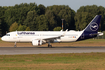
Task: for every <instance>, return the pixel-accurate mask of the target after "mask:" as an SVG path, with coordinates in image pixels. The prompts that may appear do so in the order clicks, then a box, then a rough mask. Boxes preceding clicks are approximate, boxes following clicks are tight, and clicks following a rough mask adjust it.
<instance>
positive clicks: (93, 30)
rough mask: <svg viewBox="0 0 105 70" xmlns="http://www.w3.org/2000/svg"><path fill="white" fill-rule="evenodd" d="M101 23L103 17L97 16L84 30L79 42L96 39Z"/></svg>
mask: <svg viewBox="0 0 105 70" xmlns="http://www.w3.org/2000/svg"><path fill="white" fill-rule="evenodd" d="M100 21H101V15H96V16H95V17H94V19H93V20H92V21H91V22H90V23H89V25H88V26H87V27H86V28H85V29H84V30H83V33H82V34H81V36H80V37H79V38H78V40H77V41H79V40H84V39H89V38H94V37H96V36H97V35H98V29H99V24H100Z"/></svg>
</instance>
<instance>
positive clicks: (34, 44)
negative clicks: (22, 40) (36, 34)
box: [32, 40, 42, 46]
mask: <svg viewBox="0 0 105 70" xmlns="http://www.w3.org/2000/svg"><path fill="white" fill-rule="evenodd" d="M32 45H33V46H40V45H42V41H41V40H33V41H32Z"/></svg>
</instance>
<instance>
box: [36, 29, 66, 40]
mask: <svg viewBox="0 0 105 70" xmlns="http://www.w3.org/2000/svg"><path fill="white" fill-rule="evenodd" d="M67 31H68V29H67V30H66V31H65V32H64V33H62V34H61V35H58V36H48V37H44V38H43V36H40V37H39V38H38V39H37V40H52V39H57V38H60V37H63V36H65V34H66V33H67Z"/></svg>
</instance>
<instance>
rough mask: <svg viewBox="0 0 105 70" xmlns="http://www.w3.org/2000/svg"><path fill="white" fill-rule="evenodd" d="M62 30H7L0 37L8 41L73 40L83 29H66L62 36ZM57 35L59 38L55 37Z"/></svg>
mask: <svg viewBox="0 0 105 70" xmlns="http://www.w3.org/2000/svg"><path fill="white" fill-rule="evenodd" d="M63 33H64V31H14V32H9V33H7V35H5V36H3V37H2V40H3V41H8V42H32V40H34V39H35V40H43V42H46V41H47V40H53V42H74V41H76V40H77V39H78V38H79V37H80V35H81V34H82V33H83V31H67V32H66V33H65V35H64V36H62V37H59V36H61V35H62V34H63ZM57 37H59V38H57Z"/></svg>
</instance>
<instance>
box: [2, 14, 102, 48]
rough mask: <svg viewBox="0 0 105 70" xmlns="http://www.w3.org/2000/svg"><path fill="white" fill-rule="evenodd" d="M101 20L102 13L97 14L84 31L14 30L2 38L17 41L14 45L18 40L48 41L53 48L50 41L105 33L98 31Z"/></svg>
mask: <svg viewBox="0 0 105 70" xmlns="http://www.w3.org/2000/svg"><path fill="white" fill-rule="evenodd" d="M100 21H101V15H96V16H95V17H94V18H93V20H92V21H91V22H90V23H89V24H88V26H87V27H86V28H85V29H84V30H82V31H73V30H70V31H68V30H66V31H13V32H9V33H7V34H6V35H5V36H3V37H2V38H1V39H2V40H3V41H7V42H15V45H14V47H17V46H16V43H17V42H31V43H32V45H33V46H40V45H43V44H45V43H48V47H49V48H51V47H52V45H51V44H50V43H57V42H76V41H81V40H85V39H90V38H94V37H97V36H102V35H103V33H102V32H98V29H99V24H100Z"/></svg>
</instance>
